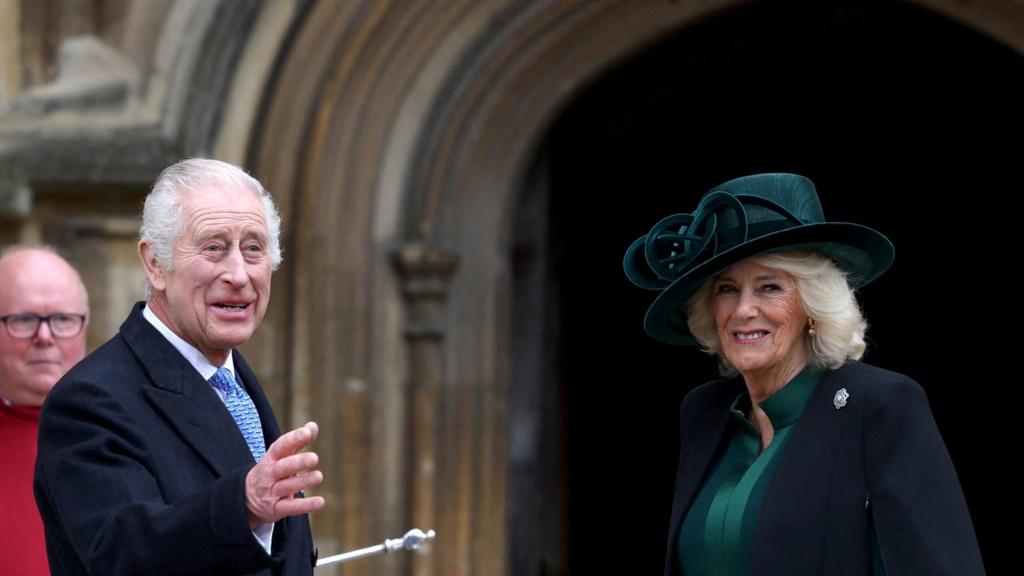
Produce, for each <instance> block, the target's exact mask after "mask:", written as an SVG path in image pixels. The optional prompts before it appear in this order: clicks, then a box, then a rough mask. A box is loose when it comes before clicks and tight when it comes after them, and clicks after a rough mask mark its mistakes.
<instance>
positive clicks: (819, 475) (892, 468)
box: [665, 362, 984, 576]
mask: <svg viewBox="0 0 1024 576" xmlns="http://www.w3.org/2000/svg"><path fill="white" fill-rule="evenodd" d="M844 388H845V389H846V392H847V393H848V394H849V398H848V399H847V401H846V404H845V406H843V407H842V408H839V409H837V408H836V406H835V404H834V399H835V396H836V393H837V392H838V391H839V390H841V389H844ZM744 391H745V387H744V384H743V380H742V378H739V377H737V378H733V379H730V380H718V381H714V382H709V383H707V384H704V385H703V386H700V387H699V388H697V389H695V390H693V391H692V392H691V393H690V394H688V395H687V397H686V399H685V400H683V404H682V407H681V408H680V422H681V425H680V434H681V436H680V439H681V449H680V457H679V468H678V471H677V474H676V487H675V499H674V502H673V505H672V520H671V523H670V529H669V547H668V554H667V556H666V561H665V574H666V576H672V575H675V574H680V568H679V564H678V562H676V559H675V554H676V552H675V551H676V547H675V542H676V539H677V538H678V536H679V528H680V525H681V524H682V521H683V518H684V517H685V514H686V511H687V510H688V509H689V507H690V505H691V504H692V502H693V499H694V498H695V497H696V495H697V493H698V492H699V490H700V487H701V485H702V483H703V482H704V480H705V478H706V477H707V475H708V473H709V472H710V469H711V467H712V466H713V465H714V463H715V461H716V457H717V456H718V455H720V454H721V452H722V451H723V450H724V449H725V447H726V446H727V444H728V440H729V438H730V437H731V434H732V432H733V428H732V427H733V426H734V425H735V423H734V422H733V419H732V418H731V417H730V413H729V407H730V405H731V404H732V402H733V400H735V399H736V397H737V396H738V395H739V394H741V393H743V392H744ZM794 426H795V428H794V429H793V431H792V432H791V434H790V437H789V440H788V443H787V445H786V446H785V450H784V452H783V453H782V454H780V455H778V458H779V463H778V467H777V468H776V470H775V473H774V476H773V477H772V479H771V484H770V486H769V488H768V492H767V494H766V495H765V499H764V505H763V507H762V509H761V511H760V514H759V516H758V522H757V526H756V528H755V532H754V543H753V546H752V550H751V555H752V556H751V562H750V566H751V574H752V575H759V576H760V575H765V576H766V575H776V574H777V575H785V576H801V575H812V574H813V575H824V576H846V575H850V576H853V575H856V576H865V575H870V574H871V573H872V567H871V559H872V556H871V536H870V534H871V530H874V532H875V533H876V534H877V538H878V544H879V547H880V549H881V556H882V560H883V562H884V565H885V570H886V574H887V576H901V575H904V574H913V575H919V574H927V575H929V576H939V575H950V576H952V575H956V576H973V575H981V574H984V568H983V567H982V561H981V555H980V553H979V551H978V544H977V539H976V537H975V535H974V528H973V526H972V524H971V517H970V514H969V512H968V510H967V504H966V503H965V501H964V497H963V492H962V491H961V489H960V483H959V481H958V480H957V476H956V471H955V470H954V469H953V464H952V462H951V461H950V458H949V454H948V452H947V451H946V447H945V444H943V442H942V438H941V437H940V436H939V431H938V429H937V428H936V426H935V420H934V418H933V417H932V414H931V410H930V409H929V408H928V401H927V399H926V398H925V395H924V391H923V390H922V389H921V387H920V386H919V385H918V384H917V383H916V382H914V381H913V380H911V379H909V378H907V377H906V376H903V375H901V374H897V373H895V372H889V371H887V370H882V369H880V368H876V367H873V366H869V365H867V364H863V363H860V362H853V363H850V364H847V365H845V366H843V367H842V368H840V369H838V370H835V371H830V372H827V373H826V374H825V376H824V377H823V379H822V381H821V383H820V384H819V385H818V387H817V388H816V389H815V391H814V393H813V394H812V395H811V398H810V399H809V400H808V402H807V405H806V407H805V409H804V413H803V415H802V416H801V418H800V420H799V421H798V422H797V423H796V424H795V425H794Z"/></svg>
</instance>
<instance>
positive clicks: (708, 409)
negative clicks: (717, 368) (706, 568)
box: [665, 379, 743, 574]
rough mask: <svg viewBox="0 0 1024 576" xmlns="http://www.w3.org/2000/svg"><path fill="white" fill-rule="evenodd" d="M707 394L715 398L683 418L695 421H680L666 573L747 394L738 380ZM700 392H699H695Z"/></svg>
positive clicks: (697, 403) (698, 402)
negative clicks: (736, 403)
mask: <svg viewBox="0 0 1024 576" xmlns="http://www.w3.org/2000/svg"><path fill="white" fill-rule="evenodd" d="M711 386H712V387H711V388H710V389H708V390H705V391H704V393H705V394H710V395H712V397H711V398H709V399H708V400H707V401H701V400H700V399H695V403H696V405H697V407H698V408H697V410H696V411H695V413H694V414H691V415H688V416H684V415H681V417H684V418H691V419H693V421H691V422H680V426H681V428H680V430H681V434H680V442H681V444H680V447H679V469H678V470H677V471H676V488H675V498H674V500H673V502H672V520H671V523H670V524H669V536H668V558H667V560H666V563H665V565H666V567H668V569H667V571H666V574H671V573H672V571H671V567H672V566H675V560H674V557H675V552H676V545H675V543H676V540H677V539H678V538H679V529H680V527H681V526H682V523H683V515H684V514H685V513H686V511H687V510H689V509H690V505H691V504H692V503H693V499H694V498H695V497H696V495H697V491H698V490H699V489H700V487H701V486H702V485H703V484H704V479H705V478H706V477H707V475H708V472H709V471H710V469H711V465H712V463H713V462H714V458H715V455H716V454H717V453H718V452H719V450H720V449H721V448H722V446H723V444H724V443H725V442H726V441H727V437H726V433H727V431H728V429H729V422H730V421H731V419H732V417H731V416H730V412H729V407H730V406H731V405H732V402H733V400H735V399H736V396H737V395H739V394H740V393H741V392H742V391H743V385H742V381H740V380H738V379H734V380H730V381H727V382H720V383H717V384H713V385H711ZM695 392H697V391H695Z"/></svg>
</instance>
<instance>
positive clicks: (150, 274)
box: [139, 240, 167, 291]
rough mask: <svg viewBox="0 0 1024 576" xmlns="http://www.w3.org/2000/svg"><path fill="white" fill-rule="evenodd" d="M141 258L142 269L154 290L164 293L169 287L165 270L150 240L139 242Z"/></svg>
mask: <svg viewBox="0 0 1024 576" xmlns="http://www.w3.org/2000/svg"><path fill="white" fill-rule="evenodd" d="M139 258H140V259H141V260H142V267H143V268H145V270H146V277H147V278H149V284H150V286H152V287H153V290H157V291H163V290H164V288H166V287H167V279H166V278H164V272H165V271H164V268H163V266H161V265H160V263H159V262H157V260H156V253H155V252H154V251H153V245H152V244H150V242H149V240H139Z"/></svg>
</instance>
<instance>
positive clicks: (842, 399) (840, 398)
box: [832, 388, 850, 410]
mask: <svg viewBox="0 0 1024 576" xmlns="http://www.w3.org/2000/svg"><path fill="white" fill-rule="evenodd" d="M849 398H850V393H849V392H847V391H846V388H840V389H839V391H838V392H836V397H835V398H833V399H832V405H833V406H835V407H836V410H839V409H840V408H842V407H843V406H846V401H847V400H848V399H849Z"/></svg>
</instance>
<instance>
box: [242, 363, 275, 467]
mask: <svg viewBox="0 0 1024 576" xmlns="http://www.w3.org/2000/svg"><path fill="white" fill-rule="evenodd" d="M234 362H235V371H236V372H237V373H238V375H239V376H240V377H241V379H242V384H243V385H244V386H245V389H246V391H248V392H249V397H250V398H252V403H253V404H254V405H255V406H256V411H257V412H259V414H260V424H261V425H262V426H263V438H264V440H266V443H267V447H268V448H269V447H270V444H271V443H273V442H274V440H277V437H278V436H280V435H281V430H280V429H279V428H278V427H277V418H275V417H274V410H273V408H271V407H270V401H269V400H268V399H267V395H266V394H264V393H263V388H262V387H261V386H260V384H259V380H258V379H257V378H256V374H255V373H254V372H253V371H252V368H249V363H248V362H246V361H245V358H243V357H242V355H241V354H240V353H239V352H238V350H235V351H234Z"/></svg>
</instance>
